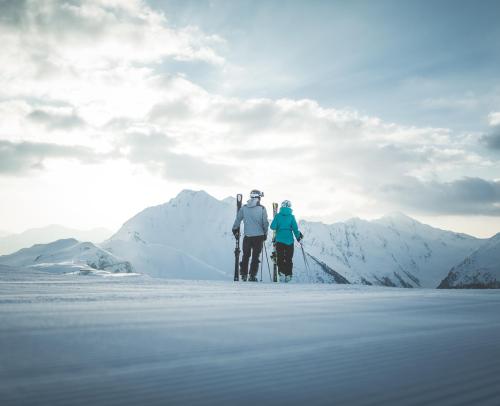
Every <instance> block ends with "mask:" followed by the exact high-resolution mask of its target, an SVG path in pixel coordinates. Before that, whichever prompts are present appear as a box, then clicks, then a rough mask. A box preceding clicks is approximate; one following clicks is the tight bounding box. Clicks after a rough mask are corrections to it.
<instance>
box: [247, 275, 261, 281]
mask: <svg viewBox="0 0 500 406" xmlns="http://www.w3.org/2000/svg"><path fill="white" fill-rule="evenodd" d="M248 281H249V282H258V281H259V280H258V279H257V276H255V275H250V278H249V279H248Z"/></svg>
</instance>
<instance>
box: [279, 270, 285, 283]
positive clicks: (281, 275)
mask: <svg viewBox="0 0 500 406" xmlns="http://www.w3.org/2000/svg"><path fill="white" fill-rule="evenodd" d="M279 278H280V283H285V279H286V276H285V274H284V273H281V272H280V273H279Z"/></svg>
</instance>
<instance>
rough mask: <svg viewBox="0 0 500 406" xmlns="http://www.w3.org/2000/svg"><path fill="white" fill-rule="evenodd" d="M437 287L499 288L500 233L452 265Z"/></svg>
mask: <svg viewBox="0 0 500 406" xmlns="http://www.w3.org/2000/svg"><path fill="white" fill-rule="evenodd" d="M439 288H443V289H446V288H496V289H499V288H500V233H499V234H497V235H495V236H494V237H492V238H491V239H490V240H488V242H487V243H486V244H484V245H483V246H482V247H481V248H479V249H478V250H477V251H476V252H474V253H473V254H472V255H471V256H469V257H467V258H466V259H465V260H464V261H463V262H462V263H460V264H459V265H457V266H455V267H453V268H452V269H451V271H450V273H449V274H448V276H447V277H446V278H445V279H444V280H443V281H442V282H441V284H440V285H439Z"/></svg>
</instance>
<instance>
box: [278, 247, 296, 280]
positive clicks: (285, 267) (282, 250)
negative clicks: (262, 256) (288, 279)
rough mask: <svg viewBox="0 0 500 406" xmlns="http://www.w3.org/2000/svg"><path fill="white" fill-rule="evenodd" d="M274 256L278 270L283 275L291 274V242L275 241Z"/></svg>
mask: <svg viewBox="0 0 500 406" xmlns="http://www.w3.org/2000/svg"><path fill="white" fill-rule="evenodd" d="M276 256H277V258H276V259H277V262H278V271H279V273H282V274H284V275H292V269H293V244H290V245H288V244H283V243H281V242H277V243H276Z"/></svg>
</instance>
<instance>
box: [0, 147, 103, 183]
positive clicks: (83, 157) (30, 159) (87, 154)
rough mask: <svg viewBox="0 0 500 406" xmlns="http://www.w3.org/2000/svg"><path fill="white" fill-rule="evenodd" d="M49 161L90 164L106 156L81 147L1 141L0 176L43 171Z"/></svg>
mask: <svg viewBox="0 0 500 406" xmlns="http://www.w3.org/2000/svg"><path fill="white" fill-rule="evenodd" d="M48 159H76V160H77V161H79V162H81V163H85V164H89V163H98V162H101V161H102V160H104V159H106V156H105V155H100V154H97V153H95V152H94V151H93V150H91V149H90V148H87V147H84V146H79V145H59V144H49V143H34V142H10V141H6V140H0V174H4V175H22V174H25V173H27V172H30V171H33V170H41V169H43V168H44V162H45V161H46V160H48Z"/></svg>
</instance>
